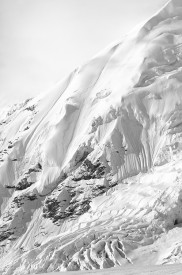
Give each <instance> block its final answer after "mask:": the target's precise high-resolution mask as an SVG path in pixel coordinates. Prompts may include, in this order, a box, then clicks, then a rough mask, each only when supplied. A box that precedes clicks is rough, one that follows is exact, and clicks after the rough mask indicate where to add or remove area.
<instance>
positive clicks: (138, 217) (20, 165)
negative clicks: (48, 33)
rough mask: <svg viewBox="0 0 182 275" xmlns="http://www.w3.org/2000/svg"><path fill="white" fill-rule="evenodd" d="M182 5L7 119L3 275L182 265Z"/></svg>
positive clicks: (1, 123)
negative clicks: (133, 266) (125, 266)
mask: <svg viewBox="0 0 182 275" xmlns="http://www.w3.org/2000/svg"><path fill="white" fill-rule="evenodd" d="M181 152H182V1H181V0H172V1H169V2H168V3H167V4H166V5H165V7H164V8H162V9H161V10H160V11H159V12H158V13H157V14H155V15H154V16H153V17H152V18H151V19H150V20H148V21H147V22H146V23H145V24H144V25H143V26H142V27H141V28H140V29H137V30H134V31H133V32H131V33H130V34H129V35H127V36H126V37H125V38H124V39H123V40H122V41H121V42H119V43H117V44H116V45H113V46H112V47H109V48H107V49H106V50H104V51H102V52H101V53H99V54H98V55H97V56H95V57H94V58H93V59H92V60H90V61H89V62H88V63H87V64H85V65H83V66H82V67H80V68H77V69H76V70H75V71H74V72H72V73H71V74H70V75H69V76H68V77H67V78H66V79H64V80H63V81H61V82H60V83H58V84H57V85H56V87H54V88H53V89H52V90H51V91H50V92H49V93H47V94H46V95H44V96H39V97H36V98H34V99H28V100H26V101H25V102H23V103H21V104H16V105H13V106H12V107H10V108H9V109H7V110H6V111H4V112H1V114H0V205H1V213H0V263H1V264H0V272H1V274H3V275H21V274H22V275H25V274H31V273H43V272H51V271H71V270H72V271H74V270H89V269H102V268H110V267H116V266H122V265H132V264H135V263H136V264H139V265H143V264H146V265H147V264H169V263H170V264H172V263H181V262H182V238H181V233H182V227H181V224H182V154H181Z"/></svg>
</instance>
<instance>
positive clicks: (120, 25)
mask: <svg viewBox="0 0 182 275" xmlns="http://www.w3.org/2000/svg"><path fill="white" fill-rule="evenodd" d="M166 2H167V0H0V106H2V105H4V104H5V103H7V102H8V103H11V102H14V101H17V100H22V99H25V98H28V97H31V96H35V95H37V94H38V93H42V92H44V91H45V92H46V91H47V90H49V89H50V88H51V87H52V86H53V85H54V84H55V83H56V82H57V81H59V80H60V79H61V78H63V77H64V76H65V75H66V74H68V73H70V72H71V71H72V70H73V69H74V68H75V67H77V66H79V65H81V64H82V63H84V62H85V61H87V60H88V59H89V58H91V57H92V56H93V55H95V54H96V53H97V52H98V51H100V50H102V48H105V47H106V46H107V45H108V44H110V43H112V42H113V41H115V40H119V39H120V37H122V36H123V35H124V34H125V33H127V32H128V31H130V30H131V29H132V28H133V27H135V25H136V24H138V23H140V22H142V21H144V20H146V19H148V18H149V17H150V16H151V15H152V14H153V13H155V12H157V11H158V9H160V8H161V7H162V6H163V5H164V4H165V3H166Z"/></svg>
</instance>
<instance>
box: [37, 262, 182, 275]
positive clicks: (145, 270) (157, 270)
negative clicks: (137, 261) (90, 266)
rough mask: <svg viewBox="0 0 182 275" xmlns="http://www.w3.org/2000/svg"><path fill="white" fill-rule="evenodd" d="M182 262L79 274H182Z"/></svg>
mask: <svg viewBox="0 0 182 275" xmlns="http://www.w3.org/2000/svg"><path fill="white" fill-rule="evenodd" d="M181 269H182V266H181V264H174V265H165V266H145V267H141V266H137V265H131V266H128V267H119V268H116V267H115V268H109V269H99V270H89V271H88V270H87V271H79V275H88V274H93V275H95V274H96V275H97V274H98V275H112V274H113V275H149V274H150V275H159V274H160V275H173V274H174V275H181ZM67 274H69V275H78V271H75V272H74V271H73V272H72V271H70V272H69V273H67V272H51V273H44V274H43V273H42V275H67Z"/></svg>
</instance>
